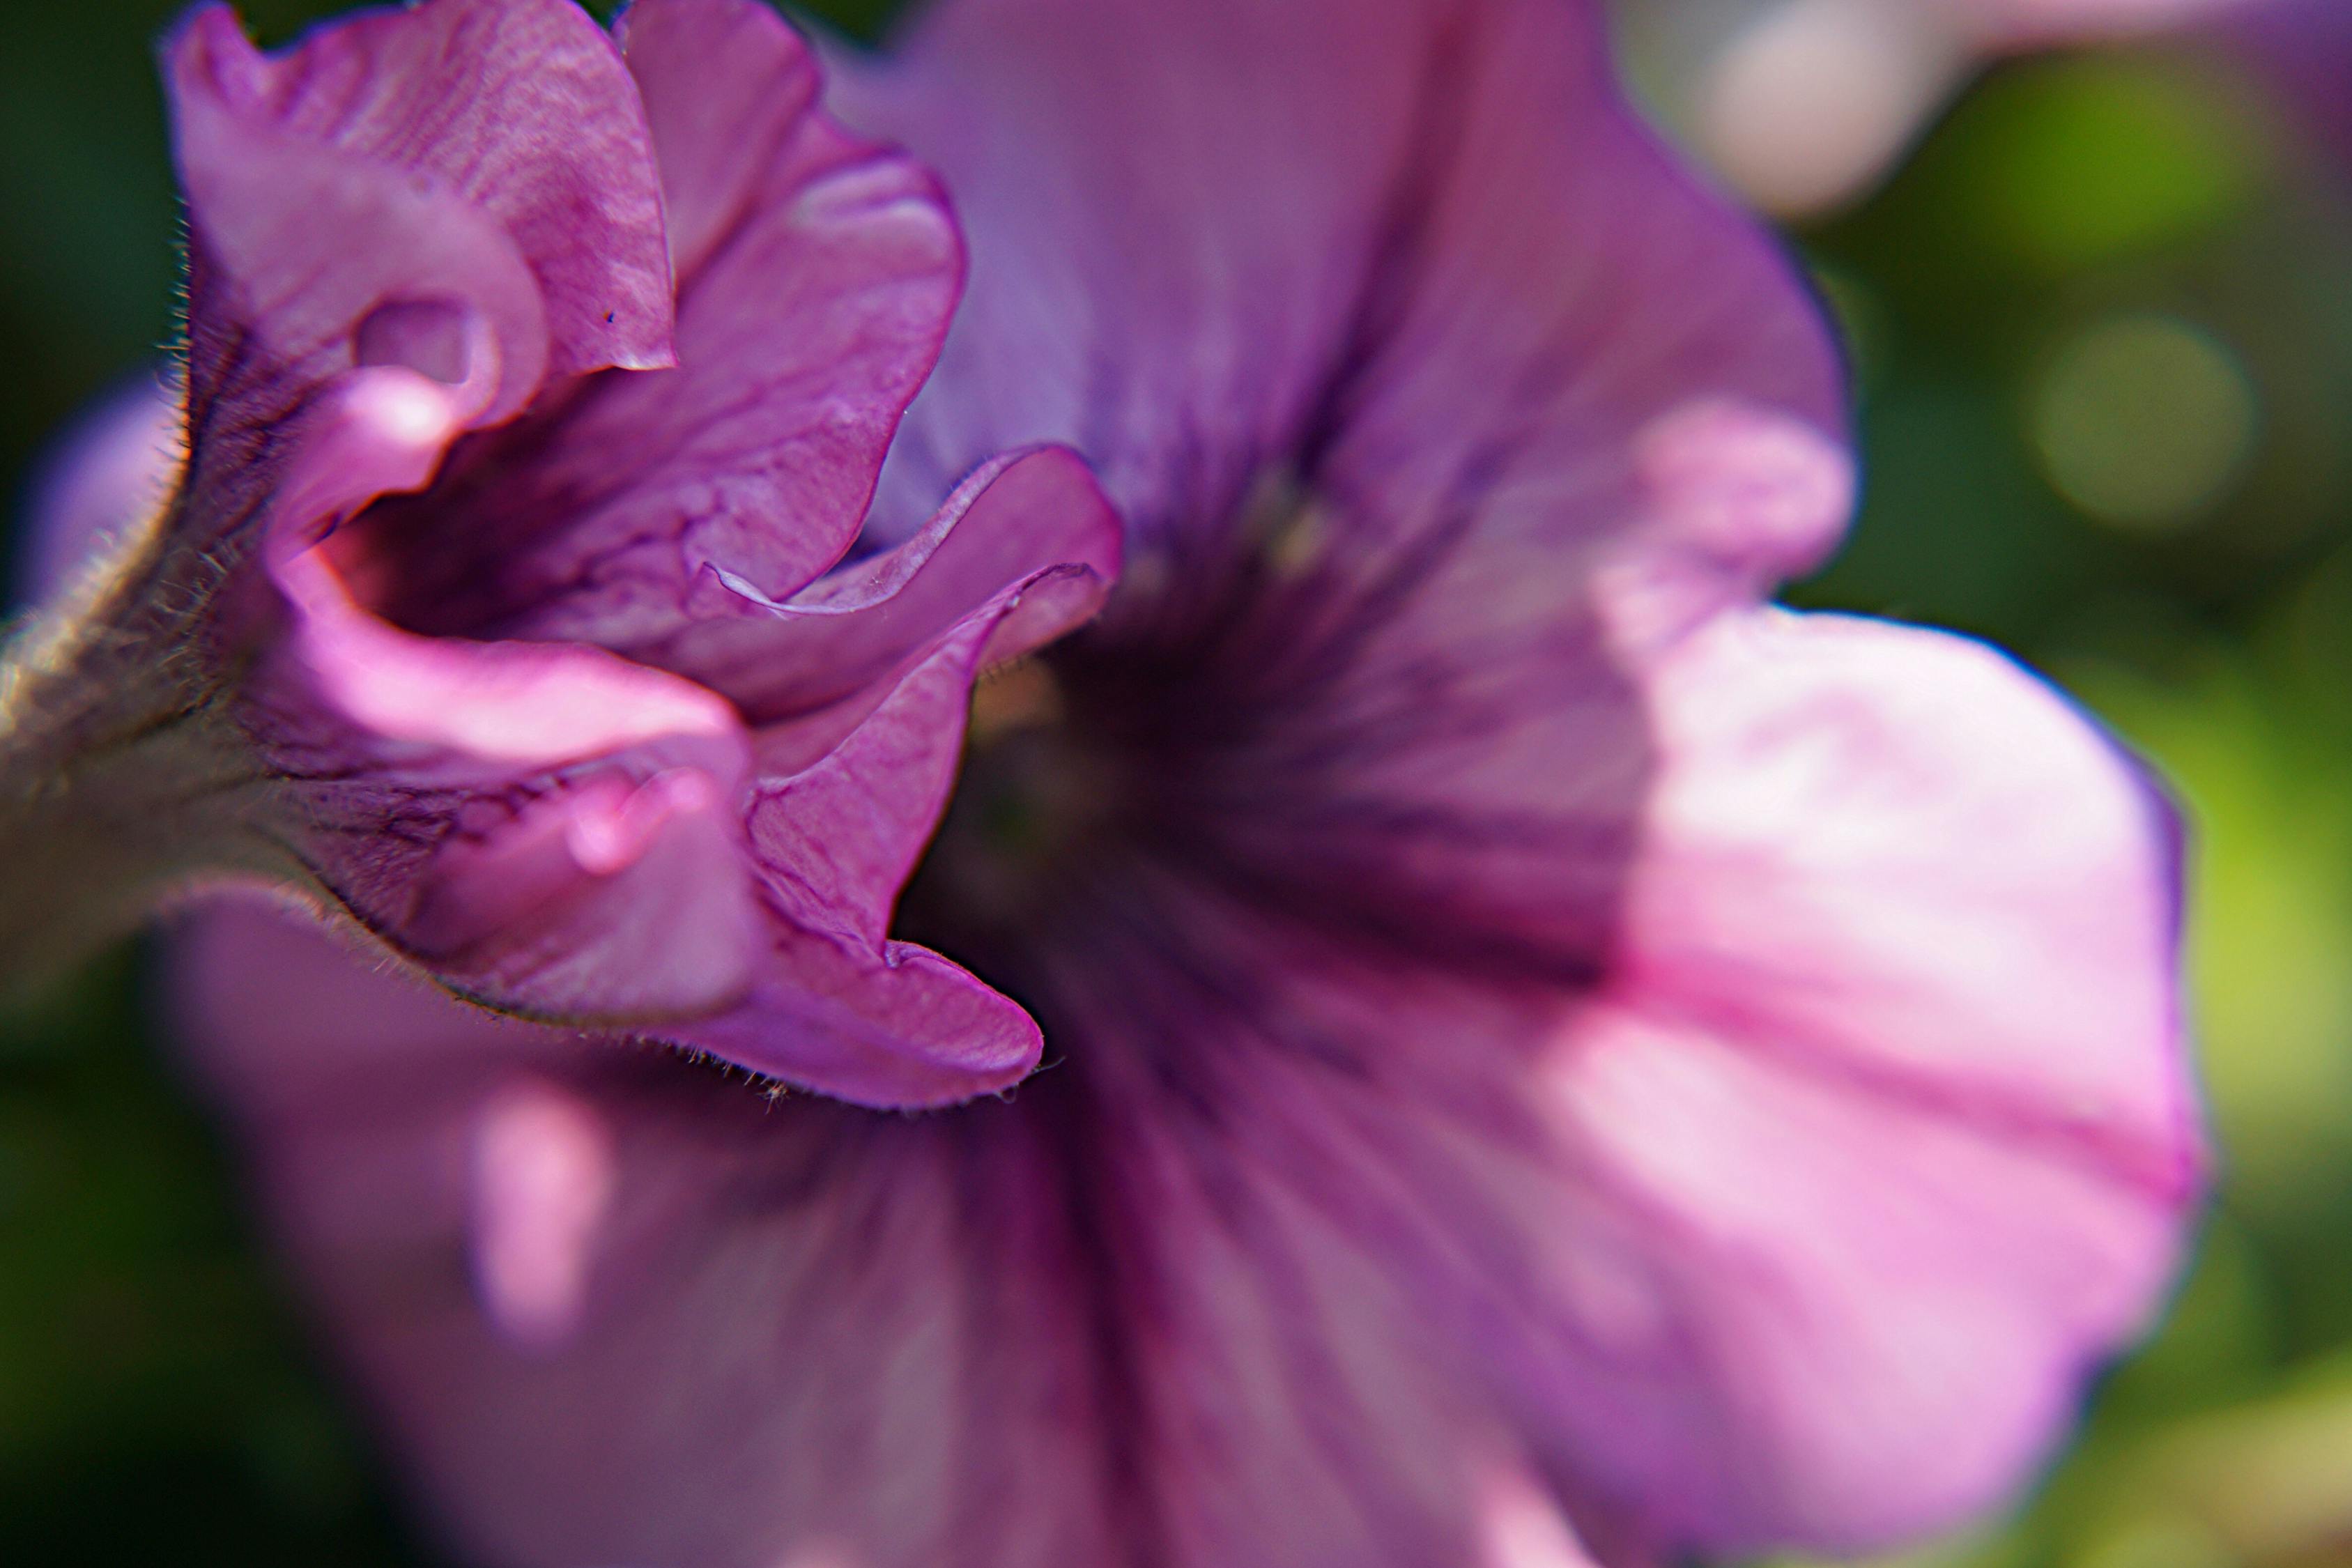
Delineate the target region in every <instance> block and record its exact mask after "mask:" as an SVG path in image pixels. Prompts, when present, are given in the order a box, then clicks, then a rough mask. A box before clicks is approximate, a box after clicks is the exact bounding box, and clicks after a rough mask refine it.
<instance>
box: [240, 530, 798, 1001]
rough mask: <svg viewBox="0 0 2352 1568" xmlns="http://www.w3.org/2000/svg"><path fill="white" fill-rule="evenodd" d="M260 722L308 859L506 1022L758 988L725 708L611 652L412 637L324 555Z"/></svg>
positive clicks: (259, 692)
mask: <svg viewBox="0 0 2352 1568" xmlns="http://www.w3.org/2000/svg"><path fill="white" fill-rule="evenodd" d="M283 570H284V572H285V574H286V575H287V580H288V582H289V585H290V586H291V587H292V589H293V591H294V593H295V595H296V597H295V600H294V603H295V606H296V607H295V619H294V622H293V625H292V626H291V627H290V628H289V630H290V635H289V640H288V642H287V644H286V646H285V647H284V649H283V650H282V652H280V653H279V654H278V655H277V656H275V657H274V658H272V660H271V661H270V663H269V664H268V666H266V667H265V668H264V669H263V670H262V671H261V672H260V673H259V674H258V675H257V678H256V681H255V687H254V693H253V698H252V700H253V702H254V704H255V707H256V710H257V716H256V719H255V721H254V722H255V725H256V729H257V735H258V737H259V738H260V740H261V742H262V743H263V745H264V747H265V749H266V750H267V752H268V754H269V755H270V756H271V757H272V758H273V759H274V761H275V762H276V763H277V764H278V766H279V767H280V768H281V769H283V770H284V771H285V773H287V775H288V778H289V784H288V788H289V791H290V793H291V794H292V795H295V796H296V797H297V798H299V799H301V800H302V801H303V802H304V803H305V805H306V810H305V813H304V821H305V827H304V829H303V830H302V831H301V832H300V833H299V835H298V836H297V837H296V838H295V840H294V842H293V843H292V845H291V846H290V847H293V848H294V849H295V851H296V853H297V854H298V855H299V856H300V858H302V859H303V861H304V862H305V863H306V864H307V865H308V867H309V868H310V870H311V871H312V872H313V873H314V874H315V875H316V876H317V877H318V878H319V879H320V881H321V882H323V883H324V884H325V885H326V887H327V888H329V889H331V890H332V891H333V892H334V893H335V894H336V895H337V896H338V897H339V898H341V900H343V901H344V902H345V903H347V904H348V905H349V906H350V907H351V908H352V910H353V911H354V912H355V913H357V914H358V915H359V916H360V918H361V919H362V921H365V922H366V923H367V924H368V925H370V926H371V927H373V928H374V929H375V930H376V931H379V932H380V933H382V934H383V935H384V936H386V937H387V938H388V939H390V940H391V941H392V942H394V945H395V946H397V947H400V948H402V949H403V950H404V951H405V952H407V953H408V955H409V956H410V957H411V958H412V959H414V960H415V961H416V962H418V963H423V964H425V966H426V967H427V968H429V969H431V970H432V971H433V973H435V975H436V978H438V979H440V980H441V981H442V982H443V983H444V984H447V985H449V986H451V987H452V988H454V989H457V990H458V991H461V992H464V993H466V994H469V995H472V996H475V997H477V998H478V999H480V1000H482V1001H484V1002H487V1003H488V1004H490V1005H495V1006H499V1007H501V1008H505V1009H508V1010H511V1011H518V1012H523V1013H529V1014H536V1015H541V1016H553V1017H562V1018H570V1019H574V1020H583V1021H584V1020H603V1021H606V1022H617V1021H626V1020H632V1019H637V1018H651V1017H666V1016H676V1015H680V1014H688V1015H690V1014H696V1013H704V1012H709V1011H710V1010H712V1009H714V1008H718V1007H721V1006H724V1005H728V1004H730V1003H731V1002H733V1001H734V1000H735V999H736V998H737V997H739V996H740V994H742V993H743V991H744V988H745V986H746V985H747V984H749V976H750V971H751V963H752V962H753V953H754V952H755V951H756V945H757V943H758V942H759V941H760V935H759V930H758V917H757V915H756V913H755V912H754V910H753V907H752V904H751V890H750V887H749V879H748V877H747V875H746V871H745V868H744V862H743V849H742V845H741V838H740V829H739V828H738V827H737V826H736V823H737V820H738V811H739V807H738V806H737V805H736V796H737V792H738V791H739V790H740V786H741V783H742V779H743V773H744V765H745V764H744V742H743V739H742V735H741V731H740V729H738V728H737V726H736V723H735V720H734V716H733V714H732V713H731V711H730V710H729V709H728V708H727V706H726V704H725V703H724V702H722V701H720V700H719V699H717V698H715V697H712V696H711V695H710V694H709V693H708V692H706V691H703V690H702V689H699V688H698V687H695V686H692V685H690V684H688V682H685V681H682V680H679V679H676V678H675V677H672V676H667V675H663V674H661V673H660V672H658V671H656V670H650V669H646V668H642V667H640V666H635V665H631V664H628V663H626V662H625V661H624V660H621V659H618V658H614V657H613V656H612V655H610V654H605V653H603V652H600V651H598V650H595V649H591V648H583V647H561V646H551V645H543V644H525V643H500V644H467V643H461V642H457V641H454V640H449V639H429V638H423V637H414V636H412V635H410V634H408V633H404V632H400V631H397V630H394V629H393V628H392V627H389V626H384V625H383V623H381V622H378V621H375V620H373V618H372V617H370V616H367V615H366V614H365V613H364V612H362V611H361V610H359V609H358V608H357V607H356V606H353V605H351V604H350V602H349V601H348V599H345V598H343V597H342V596H341V593H340V590H339V589H338V587H337V586H336V584H334V583H333V580H332V577H331V574H330V573H328V572H327V571H326V570H325V568H324V567H323V566H321V565H320V563H317V562H316V561H315V559H313V558H309V557H305V558H302V559H301V560H299V561H298V562H295V563H289V565H288V566H287V567H286V568H284V569H283Z"/></svg>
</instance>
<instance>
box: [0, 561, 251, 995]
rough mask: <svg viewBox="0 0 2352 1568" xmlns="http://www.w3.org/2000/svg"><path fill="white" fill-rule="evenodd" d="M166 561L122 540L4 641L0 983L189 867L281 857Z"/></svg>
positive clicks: (53, 970)
mask: <svg viewBox="0 0 2352 1568" xmlns="http://www.w3.org/2000/svg"><path fill="white" fill-rule="evenodd" d="M165 564H166V563H164V562H163V560H162V559H160V557H159V554H158V552H156V551H155V550H154V549H153V547H152V542H151V543H147V544H145V545H144V546H143V547H142V545H141V544H134V545H132V546H131V548H130V549H128V550H126V551H125V552H124V553H123V556H122V557H121V559H120V560H119V561H118V562H117V563H112V564H110V567H109V568H108V569H107V570H106V571H105V572H104V573H103V574H101V575H100V576H99V577H98V578H96V579H94V580H93V582H92V583H91V584H89V586H88V588H87V589H86V591H84V592H82V593H79V594H77V595H70V596H69V599H68V602H67V603H65V604H63V605H57V606H52V607H50V608H48V609H47V610H45V611H43V612H42V613H41V614H40V615H39V616H37V617H36V618H35V619H34V621H33V622H32V624H31V625H29V626H26V628H25V630H24V631H23V632H22V633H21V634H20V635H19V636H18V637H16V638H15V639H13V640H12V641H11V643H10V644H9V645H8V646H7V647H6V648H5V650H0V993H5V992H17V991H22V990H25V989H27V988H30V987H33V986H37V985H39V984H43V983H45V982H47V981H48V980H50V979H51V978H53V977H54V976H56V975H57V974H58V973H60V972H61V971H62V970H63V969H64V968H65V967H66V966H68V965H69V964H72V963H76V962H78V961H79V959H81V958H83V957H85V956H86V955H87V954H88V953H89V952H90V951H91V950H92V949H94V948H95V947H96V946H98V945H99V944H100V943H102V942H106V941H109V940H110V939H112V938H115V937H118V936H121V935H123V934H125V933H127V932H128V931H131V929H133V928H134V927H136V926H137V925H138V923H139V922H140V921H142V919H143V918H144V917H145V916H146V915H147V914H148V913H149V912H150V911H152V910H153V909H154V908H155V907H156V906H157V905H158V904H160V903H162V902H163V901H165V900H169V899H171V898H172V897H173V896H174V895H176V894H179V893H183V892H184V891H186V890H187V889H189V888H190V887H191V886H193V885H194V884H196V883H198V882H201V881H204V880H206V879H217V878H219V877H223V876H233V875H236V874H238V873H240V872H253V873H260V874H265V875H267V874H271V873H272V872H273V871H275V870H276V869H277V868H276V867H275V864H274V863H275V861H276V860H278V858H280V857H279V854H278V852H277V851H275V850H274V849H273V848H272V847H270V843H269V840H268V838H267V837H265V836H264V835H263V834H261V833H260V832H259V831H258V830H257V826H255V825H256V823H257V820H258V816H257V813H256V811H255V809H254V808H255V805H257V802H258V800H259V799H260V798H261V797H262V796H263V795H266V793H267V792H268V790H269V789H270V788H271V787H272V786H271V784H270V781H269V780H268V777H267V776H266V775H265V774H263V773H260V772H259V770H257V768H256V766H255V762H254V756H253V752H252V749H251V747H250V746H249V745H247V744H246V743H245V742H244V739H243V736H242V734H241V732H240V731H239V730H238V728H237V726H236V723H235V721H233V720H232V719H231V717H230V716H229V714H228V712H227V710H226V702H225V701H224V700H223V699H222V696H221V687H220V684H219V682H217V681H216V680H211V679H204V678H203V677H202V675H201V674H200V672H199V669H198V666H199V665H200V663H201V661H200V659H199V658H198V657H197V650H196V649H194V647H192V646H191V645H190V640H189V632H190V628H191V627H192V626H193V625H194V620H195V617H194V616H193V615H192V614H190V613H189V612H188V610H187V609H186V608H185V607H184V608H183V609H182V610H181V611H180V612H178V613H172V612H170V611H169V610H168V609H167V608H166V606H168V605H172V604H173V603H174V602H175V601H176V602H178V603H180V604H181V605H183V606H186V605H187V599H186V597H185V595H173V594H170V593H163V592H159V591H158V590H159V588H161V587H162V586H163V584H164V583H165V582H166V580H167V579H168V577H169V575H170V574H169V573H168V571H167V570H165ZM278 874H281V875H282V872H280V873H278Z"/></svg>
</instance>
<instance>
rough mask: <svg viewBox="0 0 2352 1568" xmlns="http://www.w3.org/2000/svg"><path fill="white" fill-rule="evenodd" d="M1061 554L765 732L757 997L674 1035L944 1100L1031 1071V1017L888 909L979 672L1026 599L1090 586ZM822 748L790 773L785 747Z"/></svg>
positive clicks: (1084, 591) (755, 1061) (912, 1100)
mask: <svg viewBox="0 0 2352 1568" xmlns="http://www.w3.org/2000/svg"><path fill="white" fill-rule="evenodd" d="M1101 586H1102V584H1101V582H1100V580H1099V579H1094V578H1092V574H1090V573H1089V572H1088V571H1087V568H1085V567H1081V566H1060V567H1055V568H1052V569H1050V570H1048V571H1046V572H1043V573H1038V574H1033V575H1032V577H1031V578H1029V579H1027V580H1025V581H1024V582H1022V583H1020V584H1016V585H1015V586H1014V587H1013V588H1011V589H1009V590H1006V591H1005V592H1003V593H1002V594H1000V595H997V597H996V598H995V599H993V600H992V601H991V602H990V603H988V604H986V605H982V606H981V607H980V608H979V609H976V610H974V611H972V612H971V613H970V614H968V615H967V616H965V617H964V618H963V619H962V620H961V622H959V623H958V624H957V625H956V626H953V627H952V628H950V630H949V631H947V632H946V633H944V634H942V635H941V636H940V637H938V638H937V639H936V640H935V641H934V643H933V644H932V645H931V647H929V649H928V650H926V651H925V652H924V653H923V654H922V655H921V656H920V657H919V658H917V659H915V660H914V661H913V662H912V663H911V664H910V666H909V667H908V668H906V669H905V670H904V672H903V673H902V674H901V675H900V676H899V677H898V679H897V680H896V682H895V683H894V684H892V685H890V686H889V688H888V689H887V692H886V693H885V694H884V695H883V696H882V697H881V699H880V700H879V701H878V702H876V703H874V704H873V705H872V706H871V708H870V709H867V710H865V711H863V712H862V713H860V714H858V715H856V719H855V727H854V728H852V729H849V730H848V731H847V732H846V734H845V735H840V736H839V738H838V739H836V738H835V736H836V732H837V731H838V730H839V728H840V726H841V724H842V722H843V720H842V719H841V718H840V717H839V716H838V715H835V714H833V713H820V714H817V715H814V716H812V717H811V718H808V719H805V720H803V721H800V722H799V723H798V724H796V725H790V726H782V727H776V728H772V729H771V730H769V731H764V732H762V733H761V735H760V736H759V743H760V748H761V758H762V762H763V764H764V766H763V772H764V773H766V776H764V777H763V778H762V779H761V781H760V783H759V784H758V785H757V788H756V792H755V794H756V799H755V804H754V805H753V806H752V808H751V816H750V826H751V847H752V852H753V853H754V855H756V856H757V857H758V858H759V861H760V864H761V867H762V868H763V870H764V873H765V886H766V891H767V896H768V902H769V909H770V911H771V913H772V916H773V917H774V918H775V920H776V921H777V922H778V935H777V938H776V942H775V946H774V949H773V952H772V955H771V958H770V961H769V963H768V964H767V966H766V968H765V969H764V970H763V971H762V979H761V983H760V984H759V986H758V988H757V989H756V991H755V992H754V994H753V995H752V997H751V1000H750V1001H749V1002H748V1003H747V1004H746V1005H744V1006H742V1007H740V1008H738V1009H736V1010H735V1011H734V1012H732V1013H730V1014H729V1015H726V1016H722V1017H719V1018H717V1019H713V1020H710V1021H709V1022H705V1023H700V1024H697V1025H695V1026H692V1027H691V1028H689V1029H687V1030H684V1031H682V1032H680V1033H679V1034H677V1036H676V1037H677V1038H678V1039H680V1040H682V1041H683V1042H684V1043H687V1044H690V1045H695V1046H699V1047H705V1048H708V1049H710V1050H714V1051H717V1052H719V1054H721V1055H723V1056H725V1057H727V1058H730V1060H733V1061H737V1062H741V1063H743V1064H745V1065H747V1066H750V1067H752V1068H757V1069H759V1070H761V1071H763V1072H767V1073H770V1074H772V1075H773V1076H775V1077H778V1078H781V1079H785V1080H787V1081H788V1082H792V1083H795V1084H802V1085H805V1086H807V1087H810V1088H813V1089H819V1090H821V1091H823V1092H824V1093H826V1094H829V1095H833V1096H835V1097H836V1098H839V1099H844V1100H853V1101H856V1102H857V1103H861V1104H869V1105H887V1106H901V1107H904V1106H921V1105H941V1104H950V1103H953V1102H955V1101H958V1100H969V1099H971V1097H972V1096H974V1095H976V1094H984V1093H989V1092H991V1091H993V1090H997V1089H1005V1088H1008V1087H1010V1086H1011V1085H1013V1084H1014V1083H1017V1082H1019V1081H1020V1080H1021V1079H1023V1078H1025V1077H1026V1076H1028V1074H1029V1072H1030V1071H1031V1069H1032V1068H1034V1067H1035V1066H1036V1065H1037V1059H1038V1056H1039V1053H1040V1051H1041V1050H1042V1048H1043V1044H1042V1037H1040V1035H1039V1033H1038V1030H1037V1026H1036V1024H1035V1023H1034V1021H1033V1020H1032V1019H1031V1018H1030V1017H1029V1016H1028V1015H1027V1014H1026V1013H1025V1012H1024V1011H1023V1010H1022V1009H1021V1008H1020V1007H1018V1006H1017V1005H1014V1004H1013V1003H1012V1002H1010V1001H1007V1000H1006V999H1005V998H1004V997H1003V996H1001V995H999V994H997V993H996V992H994V991H993V990H992V989H990V988H989V987H988V986H987V985H985V984H982V982H981V981H979V980H977V979H975V978H973V977H972V976H971V974H969V973H966V972H965V971H964V970H962V969H961V968H960V967H958V966H957V965H955V964H953V963H950V962H948V961H947V960H946V959H944V958H941V957H940V955H939V954H937V953H934V952H928V951H926V950H924V949H922V948H919V947H916V946H914V945H912V944H911V943H908V942H895V941H892V940H890V939H889V937H888V935H887V931H888V927H889V921H890V911H891V909H892V907H893V906H894V905H895V903H896V902H897V900H898V889H900V888H901V887H902V886H903V885H904V884H905V882H906V879H907V877H908V873H909V872H910V871H911V870H912V869H913V868H914V865H915V860H916V858H917V857H918V856H919V855H920V854H921V852H922V848H923V846H924V844H925V843H926V842H927V841H928V840H929V837H930V836H931V833H932V830H933V829H934V828H935V827H937V826H938V824H939V818H940V812H941V811H942V810H943V809H944V808H945V806H946V804H947V798H948V792H949V790H950V787H951V785H952V784H953V780H954V775H955V768H956V763H957V762H958V760H959V758H960V757H961V752H962V744H963V732H964V724H965V719H966V714H967V712H968V710H969V708H970V705H971V685H972V681H973V680H974V679H976V678H977V676H978V674H979V672H980V669H981V667H982V663H983V661H984V660H985V658H987V657H988V655H989V652H990V650H991V648H992V646H994V645H995V644H996V643H997V642H998V641H999V640H1000V632H1001V629H1002V628H1003V627H1004V626H1007V625H1009V624H1013V623H1015V622H1016V620H1017V617H1018V616H1019V614H1020V609H1021V606H1022V604H1023V602H1024V599H1025V598H1026V597H1027V596H1029V595H1036V594H1045V595H1048V596H1049V597H1056V598H1059V597H1063V596H1069V597H1095V598H1098V597H1099V596H1100V593H1101ZM809 755H814V759H815V760H814V761H813V762H808V763H802V764H799V765H797V766H795V767H794V769H793V771H791V772H782V771H781V770H782V767H784V766H785V765H787V764H788V763H789V761H790V760H791V759H794V758H799V757H803V756H809Z"/></svg>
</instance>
